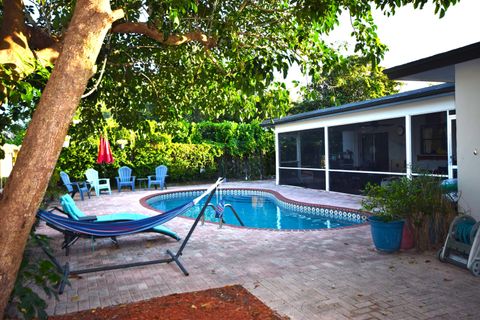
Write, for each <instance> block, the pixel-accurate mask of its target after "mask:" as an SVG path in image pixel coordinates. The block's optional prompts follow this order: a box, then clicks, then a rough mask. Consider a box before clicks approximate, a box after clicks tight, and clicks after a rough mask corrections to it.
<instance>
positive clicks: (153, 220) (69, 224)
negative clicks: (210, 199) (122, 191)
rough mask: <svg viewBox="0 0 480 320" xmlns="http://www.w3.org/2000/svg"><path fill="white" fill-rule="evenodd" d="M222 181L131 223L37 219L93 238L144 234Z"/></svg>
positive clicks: (45, 215)
mask: <svg viewBox="0 0 480 320" xmlns="http://www.w3.org/2000/svg"><path fill="white" fill-rule="evenodd" d="M221 182H222V181H221V180H220V179H219V180H218V181H217V182H216V183H215V184H214V185H212V186H211V187H210V188H208V189H207V190H206V191H205V192H204V193H202V194H201V195H200V196H198V197H197V198H195V199H193V200H192V201H190V202H188V203H185V204H183V205H181V206H179V207H177V208H175V209H172V210H168V211H166V212H163V213H160V214H158V215H155V216H152V217H148V218H144V219H140V220H132V221H113V222H102V223H98V222H92V221H77V220H72V219H70V218H65V217H61V216H59V215H56V214H54V213H52V212H50V211H45V210H39V211H38V213H37V217H38V218H40V219H42V220H43V221H45V222H46V223H47V224H49V225H51V226H52V227H54V228H55V229H57V230H59V231H62V232H63V231H66V232H71V233H74V234H79V235H85V236H94V237H117V236H123V235H129V234H134V233H139V232H144V231H147V230H149V229H152V228H153V227H155V226H158V225H161V224H164V223H166V222H168V221H170V220H172V219H173V218H175V217H177V216H178V215H180V214H182V213H184V212H185V211H187V210H188V209H190V208H191V207H193V206H194V205H196V204H197V203H199V202H200V201H201V200H202V199H203V198H204V197H206V196H207V195H208V194H210V193H212V191H214V190H215V189H216V188H217V186H218V185H219V184H220V183H221Z"/></svg>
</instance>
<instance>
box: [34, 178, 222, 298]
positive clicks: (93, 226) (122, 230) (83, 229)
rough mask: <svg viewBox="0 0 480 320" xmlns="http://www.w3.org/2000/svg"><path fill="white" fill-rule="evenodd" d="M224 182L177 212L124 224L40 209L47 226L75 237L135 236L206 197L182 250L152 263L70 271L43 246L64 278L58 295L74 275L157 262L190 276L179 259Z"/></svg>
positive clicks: (218, 181) (175, 210) (220, 181)
mask: <svg viewBox="0 0 480 320" xmlns="http://www.w3.org/2000/svg"><path fill="white" fill-rule="evenodd" d="M222 182H223V179H222V178H219V179H218V180H217V182H216V183H215V184H213V185H212V186H211V187H210V188H208V189H207V190H206V191H205V192H204V193H202V194H201V195H200V196H199V197H197V198H195V199H194V200H193V201H190V202H188V203H186V204H184V205H182V206H179V207H177V208H175V209H172V210H169V211H166V212H164V213H161V214H158V215H155V216H153V217H149V218H145V219H141V220H134V221H122V222H108V223H107V222H106V223H96V222H88V221H77V220H72V219H68V218H64V217H60V216H58V215H56V214H53V213H51V212H49V211H45V210H39V211H38V213H37V216H38V217H39V218H40V219H42V220H44V221H46V222H47V224H49V225H50V226H52V227H53V228H55V229H57V230H59V231H62V232H63V233H65V234H66V233H71V234H73V235H75V236H76V237H79V236H82V235H84V236H92V237H116V236H122V235H128V234H134V233H138V232H143V231H146V230H148V229H151V228H153V227H155V226H158V225H160V224H162V223H165V222H167V221H169V220H171V219H173V218H175V217H176V216H178V215H180V214H181V213H183V212H185V211H186V210H188V209H189V208H191V207H193V206H194V205H196V204H198V203H199V202H200V201H201V200H202V199H203V198H204V197H207V201H206V202H205V204H204V205H203V207H202V210H201V211H200V213H199V215H198V216H197V218H196V219H195V221H194V222H193V224H192V227H191V228H190V230H189V231H188V234H187V236H186V237H185V239H184V240H183V242H182V244H181V246H180V248H179V249H178V251H177V252H176V253H175V252H172V251H171V250H167V252H166V253H167V255H168V257H167V258H164V259H157V260H150V261H139V262H133V263H125V264H117V265H108V266H100V267H93V268H89V269H83V270H70V266H69V263H68V262H67V263H66V264H65V265H64V266H62V265H61V264H60V263H59V262H58V260H57V259H55V257H54V256H53V255H52V254H51V253H50V252H49V251H48V250H47V249H46V248H44V247H43V246H42V247H41V248H42V250H43V251H44V252H45V254H46V255H47V256H48V257H49V258H50V259H51V260H52V262H53V263H54V264H55V266H56V267H57V269H58V270H59V272H61V273H62V274H63V277H62V279H61V281H60V283H59V287H58V292H59V293H60V294H61V293H63V290H64V288H65V285H66V284H68V277H69V275H71V274H77V275H78V274H84V273H90V272H98V271H106V270H115V269H123V268H131V267H137V266H146V265H151V264H157V263H170V262H175V263H176V264H177V266H178V267H179V268H180V270H182V272H183V274H184V275H186V276H188V274H189V273H188V271H187V269H186V268H185V267H184V266H183V264H182V263H181V262H180V260H179V259H180V257H181V256H182V254H183V250H184V249H185V247H186V245H187V243H188V240H189V239H190V237H191V236H192V234H193V231H194V230H195V227H196V226H197V224H198V222H199V221H200V219H201V218H202V216H203V215H204V214H205V210H206V208H207V206H208V205H209V203H210V200H211V199H212V196H213V194H214V193H215V190H216V189H217V187H218V186H219V185H220V184H221V183H222Z"/></svg>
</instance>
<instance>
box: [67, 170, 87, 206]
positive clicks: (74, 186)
mask: <svg viewBox="0 0 480 320" xmlns="http://www.w3.org/2000/svg"><path fill="white" fill-rule="evenodd" d="M60 178H61V179H62V181H63V184H64V185H65V187H66V188H67V191H68V193H69V194H70V195H71V196H72V198H73V197H74V196H75V194H76V193H77V191H78V192H79V193H80V199H82V201H83V194H84V193H86V194H87V195H88V198H89V199H90V190H88V185H87V183H86V182H76V181H70V177H69V176H68V174H67V173H66V172H64V171H61V172H60Z"/></svg>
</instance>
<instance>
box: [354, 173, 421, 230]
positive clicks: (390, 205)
mask: <svg viewBox="0 0 480 320" xmlns="http://www.w3.org/2000/svg"><path fill="white" fill-rule="evenodd" d="M411 184H412V183H411V180H410V179H408V178H407V177H402V178H399V179H394V180H391V181H390V182H389V183H385V184H383V185H378V184H374V183H368V184H367V185H366V187H365V190H364V195H365V196H366V197H365V198H364V199H363V200H362V207H363V209H365V210H367V211H369V212H371V213H372V214H373V215H375V216H378V217H379V218H381V220H382V221H384V222H390V221H395V220H401V219H406V218H408V217H409V216H410V214H411V212H412V209H413V207H412V205H413V203H412V196H413V195H414V193H413V192H412V190H411Z"/></svg>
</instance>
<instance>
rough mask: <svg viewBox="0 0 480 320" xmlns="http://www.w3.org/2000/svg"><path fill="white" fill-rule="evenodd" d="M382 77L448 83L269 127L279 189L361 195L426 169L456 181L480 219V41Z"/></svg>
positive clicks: (469, 209)
mask: <svg viewBox="0 0 480 320" xmlns="http://www.w3.org/2000/svg"><path fill="white" fill-rule="evenodd" d="M385 73H386V74H387V75H388V76H389V77H391V78H392V79H398V80H425V81H436V82H445V83H444V84H441V85H437V86H431V87H426V88H422V89H418V90H413V91H409V92H403V93H399V94H395V95H391V96H387V97H383V98H379V99H373V100H367V101H362V102H355V103H350V104H346V105H342V106H339V107H335V108H329V109H320V110H316V111H311V112H306V113H302V114H297V115H292V116H287V117H283V118H280V119H274V120H273V121H271V122H269V123H268V124H269V125H272V126H274V128H275V141H276V179H277V181H276V182H277V184H286V185H296V186H302V187H307V188H315V189H322V190H327V191H338V192H345V193H354V194H359V193H361V190H362V189H363V188H364V187H365V185H366V183H367V182H376V183H381V182H382V181H388V180H389V179H391V178H393V177H399V176H415V175H418V174H420V173H421V172H425V171H427V172H430V173H431V174H434V175H437V176H439V177H443V178H457V177H458V179H459V191H460V194H461V197H460V205H461V206H462V208H463V209H464V210H465V211H467V212H470V213H471V214H472V215H474V216H476V217H477V218H480V197H478V196H476V193H478V191H480V188H479V185H480V170H478V169H479V168H480V166H479V164H480V154H479V155H477V154H478V153H480V141H479V140H478V138H475V137H480V126H479V125H478V124H477V123H475V122H476V121H478V120H480V106H477V104H478V102H479V101H480V43H476V44H473V45H470V46H466V47H463V48H459V49H456V50H452V51H449V52H446V53H442V54H439V55H436V56H433V57H429V58H425V59H422V60H418V61H414V62H411V63H408V64H405V65H401V66H398V67H395V68H391V69H388V70H385ZM457 121H458V123H459V126H458V130H457ZM264 125H267V122H265V123H264ZM457 141H458V144H457ZM476 169H477V170H476Z"/></svg>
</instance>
